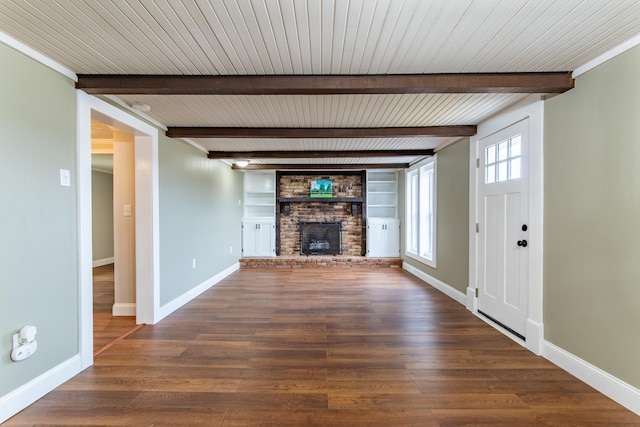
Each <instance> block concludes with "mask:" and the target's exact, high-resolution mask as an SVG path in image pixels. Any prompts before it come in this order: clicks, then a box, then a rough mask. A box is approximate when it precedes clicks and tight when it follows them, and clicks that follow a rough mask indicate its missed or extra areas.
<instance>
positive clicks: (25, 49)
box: [0, 31, 78, 82]
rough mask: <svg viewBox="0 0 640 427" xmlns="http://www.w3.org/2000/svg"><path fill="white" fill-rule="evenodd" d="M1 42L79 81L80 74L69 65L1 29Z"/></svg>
mask: <svg viewBox="0 0 640 427" xmlns="http://www.w3.org/2000/svg"><path fill="white" fill-rule="evenodd" d="M0 42H2V43H4V44H6V45H7V46H9V47H11V48H13V49H15V50H17V51H18V52H20V53H23V54H24V55H26V56H28V57H29V58H31V59H33V60H35V61H37V62H39V63H41V64H42V65H44V66H46V67H49V68H51V69H52V70H53V71H56V72H58V73H60V74H62V75H63V76H65V77H68V78H70V79H71V80H73V81H74V82H77V81H78V76H77V75H76V73H74V72H73V71H71V70H70V69H68V68H67V67H65V66H63V65H62V64H59V63H58V62H56V61H54V60H53V59H51V58H49V57H48V56H46V55H43V54H41V53H40V52H38V51H37V50H35V49H32V48H30V47H29V46H27V45H26V44H24V43H22V42H19V41H18V40H16V39H14V38H13V37H11V36H9V35H7V34H5V33H3V32H1V31H0Z"/></svg>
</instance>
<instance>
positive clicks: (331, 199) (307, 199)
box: [276, 197, 364, 203]
mask: <svg viewBox="0 0 640 427" xmlns="http://www.w3.org/2000/svg"><path fill="white" fill-rule="evenodd" d="M276 201H277V202H278V203H310V202H323V203H363V202H364V198H362V197H278V198H277V199H276Z"/></svg>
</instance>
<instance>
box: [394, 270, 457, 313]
mask: <svg viewBox="0 0 640 427" xmlns="http://www.w3.org/2000/svg"><path fill="white" fill-rule="evenodd" d="M402 268H403V269H405V270H407V271H408V272H409V273H411V274H413V275H414V276H416V277H417V278H418V279H421V280H423V281H424V282H426V283H428V284H429V285H431V286H433V287H434V288H436V289H437V290H439V291H440V292H442V293H443V294H445V295H447V296H449V297H451V298H453V299H454V300H456V301H458V302H459V303H460V304H462V305H466V299H467V297H466V295H465V294H464V293H462V292H460V291H459V290H457V289H455V288H453V287H451V286H450V285H448V284H446V283H444V282H443V281H440V280H438V279H436V278H435V277H432V276H430V275H428V274H427V273H425V272H424V271H422V270H418V269H417V268H415V267H414V266H412V265H411V264H407V263H406V262H403V263H402Z"/></svg>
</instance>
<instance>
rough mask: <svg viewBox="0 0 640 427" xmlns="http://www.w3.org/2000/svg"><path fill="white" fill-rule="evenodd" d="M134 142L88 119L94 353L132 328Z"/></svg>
mask: <svg viewBox="0 0 640 427" xmlns="http://www.w3.org/2000/svg"><path fill="white" fill-rule="evenodd" d="M133 144H134V137H133V135H132V134H130V133H127V132H122V131H120V130H119V129H117V128H115V127H112V126H110V125H109V124H107V123H104V122H101V121H99V120H96V119H92V120H91V206H92V251H93V351H94V356H95V355H97V354H99V353H100V352H101V351H103V349H104V348H106V347H108V346H110V345H112V343H113V342H114V341H115V340H117V339H118V338H119V337H120V336H122V335H123V334H126V333H128V332H129V331H130V330H131V329H132V328H134V327H135V326H136V317H135V315H136V313H135V221H134V220H135V216H134V215H135V194H134V185H133V184H134V179H135V176H134V161H133V160H134V159H133ZM121 208H122V209H121Z"/></svg>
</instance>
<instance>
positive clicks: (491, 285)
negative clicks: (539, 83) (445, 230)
mask: <svg viewBox="0 0 640 427" xmlns="http://www.w3.org/2000/svg"><path fill="white" fill-rule="evenodd" d="M527 147H528V121H527V120H523V121H521V122H519V123H516V124H514V125H511V126H509V127H508V128H506V129H503V130H501V131H499V132H497V133H494V134H492V135H490V136H487V137H485V138H483V139H482V140H480V141H479V144H478V154H479V159H480V162H479V167H478V168H477V169H476V170H477V174H478V176H477V182H478V223H479V229H478V230H479V231H478V248H479V257H478V261H479V262H478V290H479V292H478V311H479V312H481V313H482V314H484V315H487V316H488V317H490V318H492V319H493V320H496V321H498V322H499V323H500V324H502V325H503V326H505V327H506V328H508V329H511V330H512V331H513V332H515V333H516V334H518V335H521V336H523V337H524V336H525V334H526V319H527V315H528V257H527V247H528V232H527V231H528V227H529V226H528V222H529V221H528V211H529V199H528V187H529V184H528V170H527V167H526V165H527V158H528V157H527V154H528V150H527Z"/></svg>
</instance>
